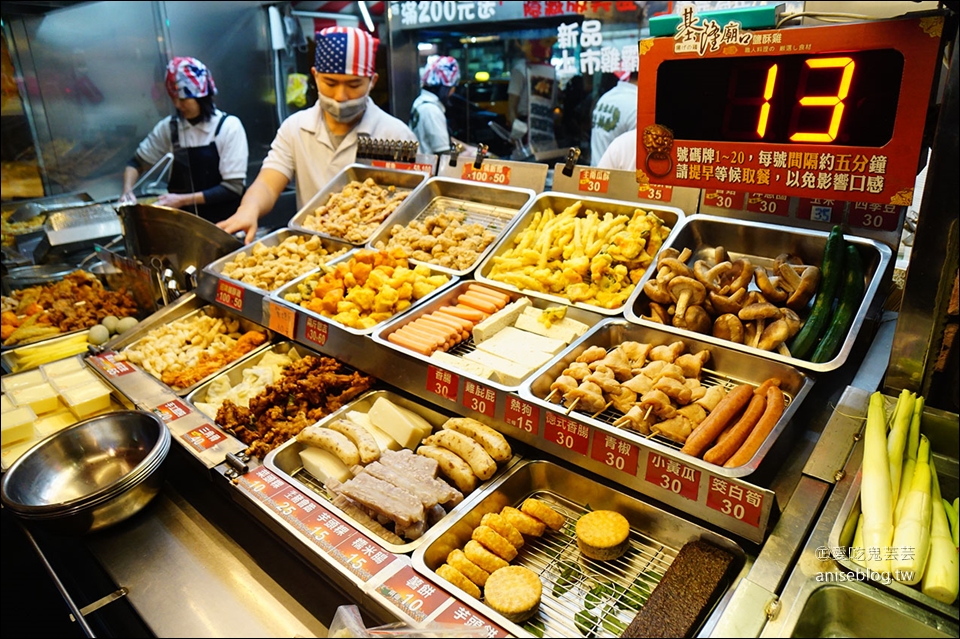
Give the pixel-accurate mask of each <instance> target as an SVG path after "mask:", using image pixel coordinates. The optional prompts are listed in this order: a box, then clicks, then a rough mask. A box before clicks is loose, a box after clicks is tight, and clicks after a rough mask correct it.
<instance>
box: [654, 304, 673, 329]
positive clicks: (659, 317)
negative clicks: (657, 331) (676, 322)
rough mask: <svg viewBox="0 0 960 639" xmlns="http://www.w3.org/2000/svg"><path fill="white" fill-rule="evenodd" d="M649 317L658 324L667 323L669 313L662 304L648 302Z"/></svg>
mask: <svg viewBox="0 0 960 639" xmlns="http://www.w3.org/2000/svg"><path fill="white" fill-rule="evenodd" d="M650 319H652V320H653V321H654V322H657V323H658V324H669V323H670V315H669V314H668V313H667V309H665V308H664V307H663V306H662V305H660V304H657V303H656V302H650Z"/></svg>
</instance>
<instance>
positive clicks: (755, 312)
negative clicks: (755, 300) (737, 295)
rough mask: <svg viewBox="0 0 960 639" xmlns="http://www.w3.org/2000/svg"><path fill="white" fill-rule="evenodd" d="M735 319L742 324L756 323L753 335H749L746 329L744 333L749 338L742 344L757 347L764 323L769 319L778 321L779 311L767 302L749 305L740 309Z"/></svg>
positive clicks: (748, 329) (748, 330)
mask: <svg viewBox="0 0 960 639" xmlns="http://www.w3.org/2000/svg"><path fill="white" fill-rule="evenodd" d="M737 317H739V318H740V319H741V320H743V321H744V322H756V328H755V332H754V333H752V334H751V333H750V328H749V327H747V330H746V332H747V333H748V335H749V337H747V339H746V341H745V342H744V343H745V344H747V345H748V346H757V343H758V342H759V340H760V335H761V334H762V333H763V329H764V326H765V324H766V321H767V320H771V319H772V320H775V319H779V318H780V309H779V308H777V307H776V306H774V305H773V304H770V303H769V302H765V303H763V304H750V305H749V306H744V307H743V308H742V309H740V312H739V313H737ZM750 338H752V339H750Z"/></svg>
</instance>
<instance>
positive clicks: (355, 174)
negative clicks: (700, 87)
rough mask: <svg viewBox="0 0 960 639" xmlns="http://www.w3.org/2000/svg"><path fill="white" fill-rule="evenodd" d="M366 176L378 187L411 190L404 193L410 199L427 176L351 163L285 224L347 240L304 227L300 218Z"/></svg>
mask: <svg viewBox="0 0 960 639" xmlns="http://www.w3.org/2000/svg"><path fill="white" fill-rule="evenodd" d="M367 178H373V180H374V182H376V183H377V184H378V185H379V186H395V187H397V188H398V189H406V190H408V191H411V193H410V195H408V196H407V200H409V199H410V198H411V197H413V196H414V195H416V191H417V189H419V188H420V187H422V186H423V184H424V183H425V182H426V180H427V175H426V174H425V173H420V172H418V171H399V170H397V169H381V168H375V167H371V166H366V165H364V164H350V165H348V166H346V167H345V168H344V169H343V170H342V171H340V172H339V173H338V174H337V175H335V176H334V177H333V179H332V180H330V182H328V183H327V185H326V186H325V187H323V188H322V189H320V192H319V193H317V194H316V195H314V196H313V197H312V198H310V200H309V201H308V202H307V203H306V204H304V206H303V208H302V209H300V210H299V211H297V214H296V215H294V216H293V217H292V218H291V219H290V223H289V225H288V226H289V227H290V228H292V229H296V230H298V231H303V232H304V233H312V234H313V235H319V236H321V237H328V238H330V239H333V240H339V241H341V242H345V241H347V240H345V239H344V238H342V237H337V236H336V235H331V234H329V233H323V232H321V231H314V230H312V229H308V228H305V227H304V226H303V221H304V220H305V219H306V218H307V217H308V216H311V215H313V214H314V212H315V211H316V210H317V208H318V207H320V206H322V205H323V204H326V202H327V200H328V199H330V196H331V195H333V194H334V193H339V192H340V191H342V190H343V187H345V186H346V185H347V184H349V183H350V182H352V181H354V180H356V181H358V182H363V181H364V180H366V179H367ZM405 204H406V201H404V202H402V203H401V204H400V206H398V207H397V209H396V210H395V211H394V212H393V213H392V214H391V215H389V216H387V218H386V219H385V220H384V221H383V222H382V223H381V224H380V226H379V227H377V229H376V230H374V232H373V233H372V234H371V235H375V234H376V233H377V232H378V231H380V230H381V229H382V228H383V227H384V226H385V225H387V224H389V223H390V218H391V217H393V215H395V214H396V213H397V212H398V211H399V210H400V209H401V208H403V206H404V205H405ZM367 239H369V238H367ZM352 244H353V245H354V246H363V245H364V244H366V240H364V241H363V242H353V243H352Z"/></svg>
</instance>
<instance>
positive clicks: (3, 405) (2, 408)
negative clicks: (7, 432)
mask: <svg viewBox="0 0 960 639" xmlns="http://www.w3.org/2000/svg"><path fill="white" fill-rule="evenodd" d="M16 407H17V405H16V404H14V403H13V400H11V399H10V398H9V397H7V396H6V395H0V412H2V413H5V412H7V411H8V410H13V409H14V408H16Z"/></svg>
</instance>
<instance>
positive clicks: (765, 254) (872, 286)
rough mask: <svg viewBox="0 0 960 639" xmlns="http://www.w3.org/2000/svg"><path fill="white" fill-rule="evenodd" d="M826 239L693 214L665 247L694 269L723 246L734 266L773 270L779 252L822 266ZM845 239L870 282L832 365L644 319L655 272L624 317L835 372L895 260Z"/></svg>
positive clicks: (865, 242)
mask: <svg viewBox="0 0 960 639" xmlns="http://www.w3.org/2000/svg"><path fill="white" fill-rule="evenodd" d="M828 236H829V233H826V232H824V231H812V230H807V229H799V228H795V227H787V226H777V225H774V224H763V223H761V222H750V221H747V220H737V219H732V218H725V217H714V216H709V215H695V216H691V217H688V218H686V219H685V220H684V221H683V223H682V224H681V226H680V228H679V229H677V230H676V231H675V232H674V233H672V234H671V236H670V237H669V238H667V241H666V242H665V243H664V246H663V247H664V248H668V247H672V248H675V249H677V250H683V249H684V248H689V249H690V250H691V251H692V252H693V255H692V256H691V257H690V259H689V260H687V264H688V265H689V266H691V267H692V266H693V263H694V262H696V261H697V260H700V259H703V260H708V261H709V260H712V259H713V249H714V248H715V247H717V246H723V247H724V248H725V249H726V251H727V254H728V255H729V257H730V260H731V261H733V260H737V259H739V258H741V257H746V258H747V259H749V260H750V263H751V264H753V266H754V267H756V266H763V267H766V268H768V269H772V268H773V263H774V258H775V257H776V256H777V255H779V254H781V253H792V254H794V255H798V256H800V257H801V258H803V259H804V260H805V263H806V264H815V265H819V264H820V263H821V262H823V251H824V248H825V246H826V243H827V237H828ZM844 239H845V240H846V241H847V242H849V243H850V244H853V245H854V246H856V247H857V249H858V250H859V252H860V257H861V258H862V260H863V265H864V271H865V279H866V282H865V289H864V296H863V301H862V302H861V304H860V308H859V309H858V310H857V314H856V315H855V316H854V318H853V323H852V324H851V325H850V329H849V331H848V332H847V337H846V339H845V340H844V343H843V346H842V347H841V348H840V351H839V352H838V353H837V355H836V356H835V357H834V358H833V359H832V360H830V361H829V362H823V363H820V364H815V363H813V362H811V361H808V360H805V359H800V358H797V357H788V356H786V355H781V354H780V353H778V352H770V351H764V350H761V349H759V348H753V347H751V346H746V345H744V344H737V343H736V342H730V341H727V340H724V339H720V338H718V337H713V336H712V335H704V334H701V333H695V332H693V331H689V330H685V329H680V328H675V327H673V326H665V325H663V324H657V323H655V322H651V321H650V320H645V319H643V318H642V317H641V315H646V314H648V313H649V311H650V306H649V304H650V300H649V298H648V297H647V296H646V294H645V293H644V292H643V285H644V284H645V283H646V282H647V280H648V279H650V278H651V277H655V275H654V274H655V272H656V270H655V269H652V268H651V269H648V270H647V272H646V273H645V274H644V277H643V279H642V280H641V281H640V283H639V284H638V285H637V288H636V289H635V290H634V292H633V295H631V297H630V299H629V300H628V301H627V306H626V310H625V311H624V315H625V316H626V318H627V319H628V320H630V321H631V322H637V323H639V324H644V325H647V326H650V325H654V326H658V327H663V328H664V330H667V331H670V332H675V333H678V334H680V335H683V336H689V337H695V338H696V339H702V340H703V341H705V342H710V343H711V344H716V345H718V346H724V347H726V348H732V349H734V350H738V351H741V352H744V353H752V354H754V355H760V356H761V357H766V358H770V359H774V360H777V361H779V362H783V363H785V364H790V365H791V366H796V367H798V368H804V369H806V370H811V371H816V372H827V371H832V370H834V369H836V368H839V367H840V366H842V365H843V363H844V362H846V361H847V357H849V355H850V351H851V350H852V349H853V345H854V342H855V341H856V337H857V333H858V332H859V331H860V328H861V327H862V326H863V323H864V320H865V319H866V316H867V312H868V310H869V309H870V306H871V304H872V302H873V300H874V297H875V296H876V294H877V291H878V290H879V288H880V282H881V280H882V279H883V276H884V273H885V272H886V270H887V266H888V264H889V262H890V255H891V252H890V249H889V248H888V247H887V246H886V245H885V244H882V243H880V242H876V241H874V240H870V239H866V238H862V237H856V236H853V235H844ZM751 288H752V289H756V284H755V283H751ZM812 303H813V301H812V300H811V302H810V304H811V305H812ZM809 312H810V311H809V308H808V309H804V310H802V311H801V312H800V313H799V315H800V318H801V319H803V320H806V318H807V315H808V314H809Z"/></svg>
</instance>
